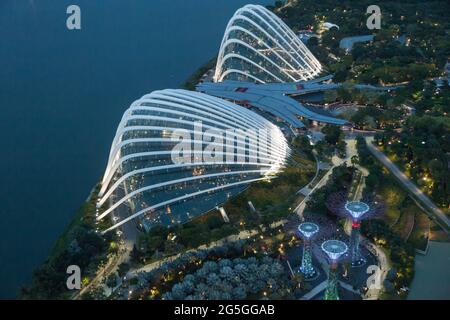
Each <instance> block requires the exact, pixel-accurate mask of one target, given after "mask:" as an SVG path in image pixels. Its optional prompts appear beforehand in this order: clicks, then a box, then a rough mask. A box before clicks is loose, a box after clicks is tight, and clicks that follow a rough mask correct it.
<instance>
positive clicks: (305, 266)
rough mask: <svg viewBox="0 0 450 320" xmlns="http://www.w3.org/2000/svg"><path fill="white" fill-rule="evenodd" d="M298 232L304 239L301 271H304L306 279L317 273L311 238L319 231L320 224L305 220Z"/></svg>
mask: <svg viewBox="0 0 450 320" xmlns="http://www.w3.org/2000/svg"><path fill="white" fill-rule="evenodd" d="M298 232H299V234H300V237H302V239H303V255H302V264H301V266H300V272H301V273H303V275H304V277H305V279H311V278H313V277H314V276H315V275H316V274H317V273H316V270H315V269H314V266H313V263H312V254H311V240H312V238H313V237H314V236H315V235H316V234H317V233H318V232H319V226H318V225H317V224H315V223H312V222H304V223H301V224H300V225H299V226H298Z"/></svg>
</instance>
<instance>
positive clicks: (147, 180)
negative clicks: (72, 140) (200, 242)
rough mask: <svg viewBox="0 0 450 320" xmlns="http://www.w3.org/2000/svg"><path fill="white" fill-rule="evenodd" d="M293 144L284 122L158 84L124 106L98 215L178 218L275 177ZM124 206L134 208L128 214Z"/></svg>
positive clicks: (193, 214) (148, 219) (181, 220)
mask: <svg viewBox="0 0 450 320" xmlns="http://www.w3.org/2000/svg"><path fill="white" fill-rule="evenodd" d="M288 153H289V147H288V145H287V142H286V140H285V138H284V136H283V134H282V132H281V130H280V129H279V128H278V127H277V126H275V125H274V124H272V123H270V122H269V121H268V120H266V119H264V118H263V117H261V116H259V115H258V114H256V113H254V112H252V111H250V110H247V109H245V108H243V107H240V106H237V105H235V104H232V103H230V102H228V101H225V100H222V99H218V98H215V97H211V96H208V95H205V94H202V93H198V92H192V91H186V90H171V89H168V90H162V91H154V92H152V93H150V94H147V95H145V96H143V97H142V98H140V99H139V100H137V101H135V102H133V103H132V104H131V106H130V108H129V109H128V110H126V111H125V113H124V115H123V117H122V120H121V122H120V123H119V126H118V129H117V132H116V136H115V137H114V140H113V142H112V145H111V151H110V154H109V159H108V164H107V167H106V170H105V174H104V176H103V180H102V187H101V190H100V193H99V201H98V204H97V206H98V207H101V206H102V205H103V204H105V203H106V202H108V203H109V204H111V205H110V207H109V208H108V209H106V211H104V212H103V213H102V214H101V215H100V216H99V217H98V219H102V218H104V217H106V216H107V215H108V214H111V213H112V212H117V213H118V214H117V215H115V216H116V217H117V218H120V219H119V221H116V224H115V225H114V226H113V227H111V228H110V229H108V230H107V231H109V230H112V229H114V228H117V227H119V226H120V225H122V224H124V223H126V222H128V221H131V220H133V219H134V218H137V217H139V218H140V219H141V221H144V222H145V223H146V224H147V225H148V226H150V227H151V226H152V225H154V224H165V225H171V224H178V223H185V222H187V221H189V220H190V219H192V218H194V217H196V216H198V215H200V214H202V213H204V212H206V211H209V210H211V209H213V208H214V207H215V206H217V205H218V204H220V203H223V202H224V201H226V200H227V199H228V198H229V197H230V196H232V195H234V194H236V193H238V192H240V191H241V190H242V189H243V188H245V186H246V185H247V184H248V183H250V182H253V181H258V180H261V179H267V178H271V177H272V176H273V174H274V173H276V172H278V170H279V169H280V168H281V167H282V166H283V165H284V162H285V159H286V157H287V155H288ZM123 212H127V215H126V216H124V214H123Z"/></svg>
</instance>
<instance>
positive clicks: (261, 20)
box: [214, 5, 322, 83]
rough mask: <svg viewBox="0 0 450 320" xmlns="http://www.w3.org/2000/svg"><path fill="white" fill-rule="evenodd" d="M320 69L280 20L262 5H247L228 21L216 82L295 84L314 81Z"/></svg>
mask: <svg viewBox="0 0 450 320" xmlns="http://www.w3.org/2000/svg"><path fill="white" fill-rule="evenodd" d="M321 70H322V66H321V64H320V62H319V61H318V60H317V59H316V58H315V57H314V56H313V54H312V53H311V52H310V51H309V50H308V48H307V47H306V46H305V45H304V44H303V43H302V42H301V40H300V39H299V38H298V37H297V35H296V34H295V33H294V32H293V31H292V30H291V29H290V28H289V27H288V26H287V25H286V24H285V23H284V22H283V21H282V20H281V19H280V18H278V17H277V16H276V15H275V14H273V13H272V12H270V11H269V10H267V9H266V8H264V7H263V6H260V5H246V6H244V7H242V8H240V9H239V10H237V11H236V12H235V14H234V15H233V17H232V18H231V19H230V21H229V22H228V25H227V28H226V30H225V34H224V36H223V39H222V43H221V46H220V51H219V55H218V59H217V66H216V71H215V75H214V80H215V81H216V82H221V81H223V80H237V81H252V82H257V83H267V82H296V81H304V80H309V79H312V78H314V77H315V76H316V75H317V74H318V73H320V71H321Z"/></svg>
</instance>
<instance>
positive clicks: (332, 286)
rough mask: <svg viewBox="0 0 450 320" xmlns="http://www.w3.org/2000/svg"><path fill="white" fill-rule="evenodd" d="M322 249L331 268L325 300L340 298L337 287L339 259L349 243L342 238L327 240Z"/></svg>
mask: <svg viewBox="0 0 450 320" xmlns="http://www.w3.org/2000/svg"><path fill="white" fill-rule="evenodd" d="M321 247H322V250H323V252H325V254H326V255H327V257H328V259H329V261H330V269H329V272H328V283H327V288H326V290H325V296H324V299H325V300H339V294H338V287H337V281H338V276H337V265H338V262H339V259H340V258H341V257H342V256H343V255H344V254H345V253H346V252H347V251H348V247H347V245H346V244H345V243H344V242H343V241H340V240H327V241H325V242H324V243H322V246H321Z"/></svg>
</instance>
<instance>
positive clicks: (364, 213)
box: [326, 192, 384, 266]
mask: <svg viewBox="0 0 450 320" xmlns="http://www.w3.org/2000/svg"><path fill="white" fill-rule="evenodd" d="M326 205H327V208H328V209H329V210H330V211H332V212H334V213H335V214H337V215H339V216H341V217H345V218H349V219H350V220H351V223H352V231H351V234H350V251H351V260H352V266H360V265H363V264H364V263H365V259H364V257H363V256H362V255H361V251H360V246H359V242H360V233H361V231H360V229H361V221H362V220H364V219H368V218H371V217H374V216H376V215H380V214H382V213H383V212H384V203H383V202H382V201H381V200H371V199H369V198H365V199H362V200H359V201H350V200H348V198H347V194H346V193H345V192H337V193H334V194H332V195H331V196H329V197H328V199H327V203H326Z"/></svg>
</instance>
